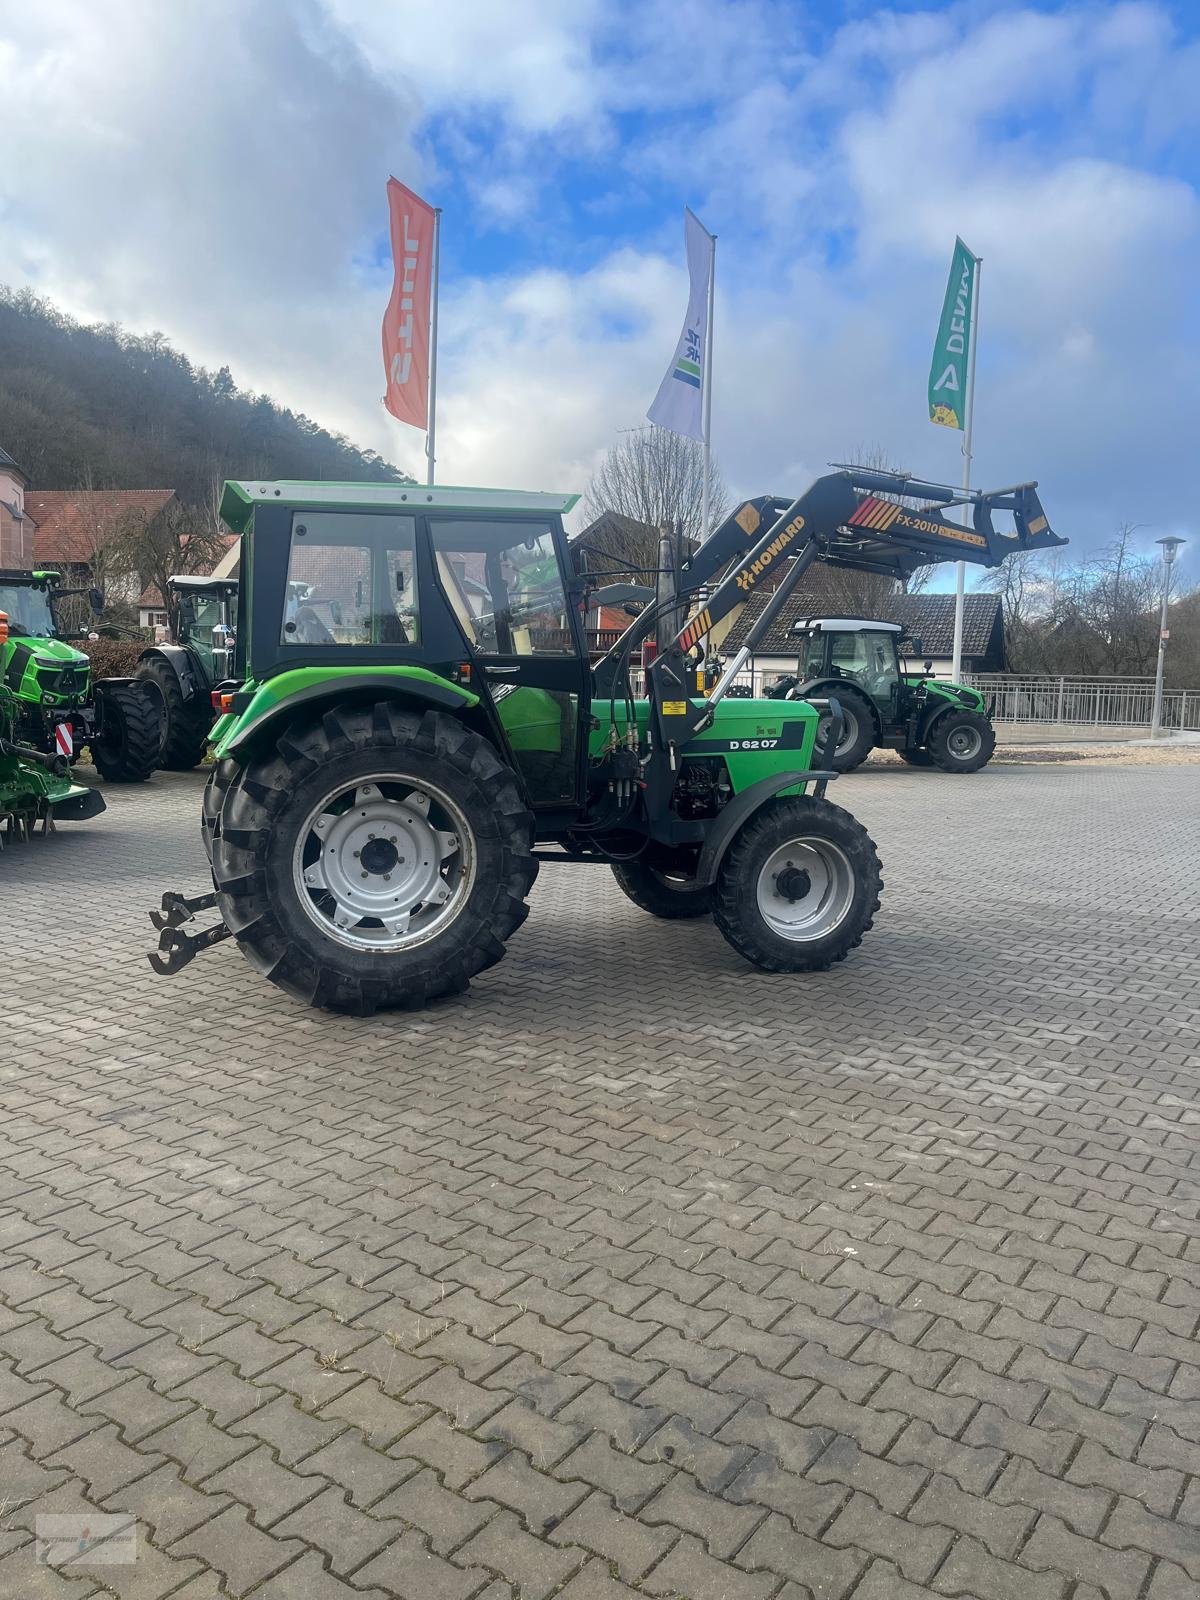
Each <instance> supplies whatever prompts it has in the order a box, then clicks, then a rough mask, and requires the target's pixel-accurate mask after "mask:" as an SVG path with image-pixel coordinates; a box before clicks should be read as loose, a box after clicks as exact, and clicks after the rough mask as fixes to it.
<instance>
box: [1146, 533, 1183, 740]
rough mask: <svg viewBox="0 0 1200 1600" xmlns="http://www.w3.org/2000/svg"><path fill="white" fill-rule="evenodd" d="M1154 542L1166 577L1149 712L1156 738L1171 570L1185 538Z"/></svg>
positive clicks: (1152, 731)
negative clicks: (1152, 701) (1160, 555)
mask: <svg viewBox="0 0 1200 1600" xmlns="http://www.w3.org/2000/svg"><path fill="white" fill-rule="evenodd" d="M1154 542H1155V544H1160V545H1161V546H1162V558H1163V566H1164V568H1165V569H1166V577H1165V578H1164V580H1163V599H1162V620H1161V621H1160V623H1159V626H1158V666H1157V667H1156V668H1155V669H1154V710H1153V711H1152V712H1151V714H1150V737H1151V738H1152V739H1156V738H1157V737H1158V735H1159V734H1160V733H1161V732H1162V701H1163V658H1164V657H1165V655H1166V653H1167V607H1168V606H1169V605H1170V603H1171V572H1172V569H1173V568H1174V565H1175V557H1176V555H1177V554H1178V552H1179V546H1180V545H1181V544H1184V543H1186V540H1183V539H1177V538H1175V537H1174V536H1171V537H1169V538H1166V539H1156V540H1155V541H1154Z"/></svg>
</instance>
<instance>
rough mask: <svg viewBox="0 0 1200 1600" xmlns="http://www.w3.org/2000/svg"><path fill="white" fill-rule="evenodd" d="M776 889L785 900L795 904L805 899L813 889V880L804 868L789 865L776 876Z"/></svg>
mask: <svg viewBox="0 0 1200 1600" xmlns="http://www.w3.org/2000/svg"><path fill="white" fill-rule="evenodd" d="M775 888H776V891H777V892H778V893H779V894H781V895H782V896H783V898H784V899H785V900H791V901H793V902H795V901H797V900H803V899H804V896H805V895H806V894H807V893H808V892H809V890H810V889H811V888H812V879H811V878H810V877H809V875H808V873H807V872H805V870H804V868H803V867H793V866H792V865H791V864H790V863H789V864H788V865H787V866H786V867H784V869H783V871H782V872H780V873H779V874H778V875H777V876H776V879H775Z"/></svg>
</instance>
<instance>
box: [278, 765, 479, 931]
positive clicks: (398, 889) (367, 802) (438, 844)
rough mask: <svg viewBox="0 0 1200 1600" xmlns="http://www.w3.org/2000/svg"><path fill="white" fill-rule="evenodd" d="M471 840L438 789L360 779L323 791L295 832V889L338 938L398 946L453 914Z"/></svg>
mask: <svg viewBox="0 0 1200 1600" xmlns="http://www.w3.org/2000/svg"><path fill="white" fill-rule="evenodd" d="M447 824H449V825H447ZM471 843H472V841H471V840H470V835H469V830H468V829H467V826H466V823H465V821H464V820H463V818H462V815H461V813H460V812H459V811H458V808H457V807H456V806H454V805H453V803H452V802H451V801H450V800H449V798H448V797H447V796H445V795H441V794H440V793H437V792H436V791H432V790H430V791H428V792H427V791H426V790H425V789H421V788H417V787H416V786H414V785H413V784H412V783H411V782H408V781H406V780H393V779H392V778H391V777H390V776H384V777H381V778H380V779H378V780H374V781H360V782H357V783H354V784H350V785H346V786H343V787H340V788H338V789H335V790H334V791H333V792H332V793H331V794H329V795H327V796H326V798H325V799H324V800H323V801H322V802H321V804H320V805H319V806H317V807H316V808H315V809H314V810H313V811H312V812H311V813H310V815H309V818H308V820H307V822H306V823H305V825H304V827H303V828H302V829H301V830H300V834H299V836H298V838H297V841H296V853H295V868H294V875H295V878H296V884H297V891H298V893H299V895H300V898H301V903H302V904H303V906H304V908H305V910H306V911H307V912H308V914H309V916H310V917H311V918H312V919H313V921H314V922H315V923H316V924H317V925H318V927H320V928H321V929H322V931H323V932H325V933H328V934H331V935H332V936H333V937H335V938H339V939H340V940H341V942H342V943H346V944H352V945H355V946H356V947H359V946H363V945H366V946H369V947H370V948H372V949H380V948H383V949H391V950H397V949H406V948H408V947H409V946H410V945H413V944H417V943H421V942H423V941H424V940H425V939H427V938H429V937H431V936H432V934H433V933H434V932H436V931H437V930H438V929H439V928H441V927H443V926H444V925H445V924H446V923H447V922H448V921H450V920H451V918H452V917H453V916H456V915H457V914H458V910H459V909H460V907H461V904H462V902H463V901H464V900H465V898H466V895H467V894H468V893H469V892H470V887H471V883H472V882H473V880H474V870H475V866H474V852H473V850H472V849H471Z"/></svg>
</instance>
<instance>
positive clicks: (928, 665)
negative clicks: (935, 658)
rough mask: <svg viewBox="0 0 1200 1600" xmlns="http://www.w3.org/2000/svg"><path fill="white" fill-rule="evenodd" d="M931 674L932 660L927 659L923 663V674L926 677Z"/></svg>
mask: <svg viewBox="0 0 1200 1600" xmlns="http://www.w3.org/2000/svg"><path fill="white" fill-rule="evenodd" d="M932 675H933V662H932V661H927V662H926V663H925V676H926V677H927V678H928V677H931V676H932Z"/></svg>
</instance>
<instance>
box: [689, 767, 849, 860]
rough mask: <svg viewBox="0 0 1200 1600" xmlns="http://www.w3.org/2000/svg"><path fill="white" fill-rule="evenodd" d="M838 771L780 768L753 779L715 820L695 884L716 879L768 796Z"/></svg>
mask: <svg viewBox="0 0 1200 1600" xmlns="http://www.w3.org/2000/svg"><path fill="white" fill-rule="evenodd" d="M836 777H837V773H836V772H823V771H811V772H777V773H776V774H775V776H774V777H773V778H762V779H760V780H759V782H758V783H752V784H751V785H750V787H749V788H748V789H743V790H742V792H741V794H737V795H734V797H733V799H732V800H730V801H729V803H728V805H726V806H725V807H724V808H723V809H722V810H721V812H720V813H719V815H718V816H717V817H716V819H715V820H714V822H713V824H712V826H711V827H710V828H709V830H708V833H707V835H706V837H705V840H704V844H703V846H702V847H701V850H700V859H699V861H698V862H697V863H696V877H695V880H694V882H695V887H696V888H697V889H700V888H707V887H708V886H709V885H710V884H712V883H715V882H716V878H717V873H718V872H719V870H720V867H721V862H722V860H723V859H724V856H725V852H726V851H727V850H728V849H729V846H730V845H731V844H732V843H733V841H734V838H735V837H736V836H737V834H738V833H739V832H740V831H741V828H742V825H743V824H744V823H746V822H749V820H750V818H751V817H752V816H753V815H754V813H755V812H756V811H757V810H759V808H760V807H761V806H763V805H765V804H766V802H767V801H768V800H772V799H774V797H775V796H776V795H777V794H778V793H779V791H780V790H781V789H792V788H794V787H795V786H796V784H798V783H820V784H824V783H828V782H829V780H830V779H831V778H836Z"/></svg>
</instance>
